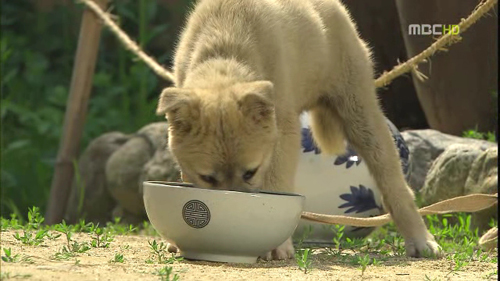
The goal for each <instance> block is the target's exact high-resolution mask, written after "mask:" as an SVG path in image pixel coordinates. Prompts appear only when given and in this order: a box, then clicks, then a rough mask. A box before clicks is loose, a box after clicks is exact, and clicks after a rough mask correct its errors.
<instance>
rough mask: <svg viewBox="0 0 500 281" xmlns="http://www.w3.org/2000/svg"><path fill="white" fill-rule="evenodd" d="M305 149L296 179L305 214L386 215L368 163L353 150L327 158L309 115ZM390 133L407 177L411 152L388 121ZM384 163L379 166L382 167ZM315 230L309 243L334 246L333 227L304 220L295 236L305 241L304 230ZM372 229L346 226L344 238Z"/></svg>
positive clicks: (304, 116) (304, 121) (304, 128)
mask: <svg viewBox="0 0 500 281" xmlns="http://www.w3.org/2000/svg"><path fill="white" fill-rule="evenodd" d="M301 123H302V147H301V151H300V156H299V157H300V158H299V163H298V168H297V173H296V177H295V187H296V189H295V190H294V192H296V193H299V194H302V195H304V196H305V197H306V205H305V207H304V211H308V212H315V213H321V214H329V215H345V216H353V217H370V216H377V215H380V214H382V213H384V211H383V209H382V203H381V194H380V191H379V189H378V187H377V185H376V183H375V180H374V179H373V177H372V176H371V175H370V173H369V171H368V167H367V166H366V164H365V161H363V159H362V158H361V157H360V156H359V155H358V154H357V153H356V151H355V150H354V149H352V148H350V147H349V146H348V147H349V149H348V152H347V153H346V154H345V155H337V156H326V155H323V154H321V151H320V150H319V149H318V148H317V147H316V146H315V144H314V142H313V139H312V137H311V132H310V127H309V125H310V120H309V115H308V114H307V113H303V114H302V115H301ZM387 124H388V127H389V130H390V131H391V133H392V136H393V139H394V142H395V144H396V146H397V147H398V149H399V155H400V159H401V165H402V169H403V172H404V173H405V175H406V177H407V178H408V177H409V174H410V170H411V169H410V165H409V163H410V161H409V150H408V147H407V146H406V144H405V142H404V139H403V138H402V137H401V135H400V133H399V131H398V130H397V128H396V127H395V126H394V125H393V124H392V123H391V122H390V121H389V120H387ZM383 164H384V163H380V165H383ZM308 228H311V229H312V233H310V234H308V235H307V237H306V239H305V240H304V242H305V243H306V244H320V245H325V244H332V243H333V242H332V239H333V237H335V235H334V232H333V231H332V226H331V225H327V224H320V223H315V222H310V221H306V220H301V221H300V223H299V225H298V227H297V229H296V231H295V234H294V238H295V240H298V239H302V237H303V235H304V234H305V233H304V231H305V230H306V229H308ZM372 230H373V228H361V227H350V226H346V227H345V229H344V237H351V238H353V237H364V236H367V235H368V234H370V232H371V231H372Z"/></svg>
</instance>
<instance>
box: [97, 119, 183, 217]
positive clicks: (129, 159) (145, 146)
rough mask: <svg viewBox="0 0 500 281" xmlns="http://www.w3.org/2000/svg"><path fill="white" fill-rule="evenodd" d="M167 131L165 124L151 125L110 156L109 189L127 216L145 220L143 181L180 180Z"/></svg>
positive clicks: (107, 174) (108, 166) (107, 173)
mask: <svg viewBox="0 0 500 281" xmlns="http://www.w3.org/2000/svg"><path fill="white" fill-rule="evenodd" d="M167 131H168V126H167V123H166V122H157V123H152V124H149V125H147V126H145V127H143V128H142V129H140V130H139V131H138V132H137V133H136V134H134V135H133V138H132V139H130V140H129V141H128V142H127V143H126V144H124V145H123V146H122V147H120V149H119V150H118V151H116V153H114V154H113V155H112V156H111V157H110V159H109V161H108V163H107V165H106V178H107V181H108V190H109V192H110V194H111V195H112V196H113V198H114V199H115V200H116V201H117V202H118V203H119V206H120V208H121V209H123V211H124V212H123V213H124V214H131V215H135V216H138V217H139V218H141V217H144V215H145V209H144V202H143V199H142V183H143V181H145V180H172V181H173V180H178V178H179V176H178V174H179V172H178V170H177V169H176V168H175V164H174V161H173V160H172V157H171V155H170V153H168V149H167ZM120 208H119V209H120ZM119 209H117V210H119ZM116 213H122V211H120V212H118V211H117V212H116ZM130 219H131V220H134V218H130Z"/></svg>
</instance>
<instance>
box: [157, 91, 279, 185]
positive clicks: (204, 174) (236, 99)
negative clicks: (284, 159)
mask: <svg viewBox="0 0 500 281" xmlns="http://www.w3.org/2000/svg"><path fill="white" fill-rule="evenodd" d="M157 114H166V117H167V119H168V122H169V148H170V151H171V152H172V154H173V155H174V157H175V159H176V161H177V163H178V164H179V166H180V168H181V170H182V173H183V175H184V176H185V177H186V178H187V179H188V180H189V181H190V182H192V183H193V184H194V185H195V186H197V187H202V188H211V189H224V190H238V191H253V190H257V189H260V188H261V187H262V185H263V182H264V177H265V175H266V173H267V170H268V168H269V165H270V162H271V155H272V152H273V149H274V146H275V143H276V140H277V127H276V119H275V112H274V103H273V84H272V83H271V82H268V81H256V82H248V83H240V84H235V85H232V86H230V87H219V88H213V89H186V88H166V89H165V90H164V91H163V92H162V93H161V96H160V101H159V104H158V108H157Z"/></svg>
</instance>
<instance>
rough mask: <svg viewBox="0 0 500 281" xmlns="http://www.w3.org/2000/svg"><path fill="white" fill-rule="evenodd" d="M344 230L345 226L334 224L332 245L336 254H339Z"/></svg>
mask: <svg viewBox="0 0 500 281" xmlns="http://www.w3.org/2000/svg"><path fill="white" fill-rule="evenodd" d="M344 228H345V225H338V224H336V225H335V226H334V233H335V237H333V239H332V240H333V243H334V244H335V249H336V250H337V252H338V253H339V254H340V253H341V251H342V250H341V244H342V237H343V236H344Z"/></svg>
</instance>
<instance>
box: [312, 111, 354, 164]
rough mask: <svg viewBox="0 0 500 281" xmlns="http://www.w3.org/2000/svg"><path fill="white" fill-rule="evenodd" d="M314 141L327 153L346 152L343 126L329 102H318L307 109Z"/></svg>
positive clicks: (341, 153) (339, 153)
mask: <svg viewBox="0 0 500 281" xmlns="http://www.w3.org/2000/svg"><path fill="white" fill-rule="evenodd" d="M309 114H310V116H311V131H312V135H313V138H314V141H315V142H316V144H317V145H318V146H319V148H320V149H321V151H322V152H323V153H325V154H327V155H343V154H345V153H346V144H345V135H344V126H343V125H342V120H341V118H340V116H339V114H338V112H337V110H336V109H335V107H334V106H333V105H332V104H331V102H324V103H318V105H316V106H315V107H314V108H312V109H311V110H310V111H309Z"/></svg>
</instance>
